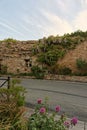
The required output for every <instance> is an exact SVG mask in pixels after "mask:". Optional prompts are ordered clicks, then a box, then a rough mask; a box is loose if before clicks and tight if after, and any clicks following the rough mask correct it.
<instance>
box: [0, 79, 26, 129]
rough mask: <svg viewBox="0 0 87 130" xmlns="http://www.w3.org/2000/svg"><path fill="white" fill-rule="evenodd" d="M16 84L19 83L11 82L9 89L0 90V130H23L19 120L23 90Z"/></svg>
mask: <svg viewBox="0 0 87 130" xmlns="http://www.w3.org/2000/svg"><path fill="white" fill-rule="evenodd" d="M16 83H19V81H18V80H13V81H12V84H11V87H10V89H6V88H1V89H0V130H25V129H22V124H23V122H22V120H21V117H22V114H23V112H24V109H23V108H22V106H23V105H24V93H25V89H24V88H23V87H21V86H16ZM23 125H24V124H23Z"/></svg>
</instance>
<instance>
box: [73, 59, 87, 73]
mask: <svg viewBox="0 0 87 130" xmlns="http://www.w3.org/2000/svg"><path fill="white" fill-rule="evenodd" d="M76 65H77V68H78V69H79V70H84V71H87V61H85V60H83V59H81V58H79V59H77V60H76Z"/></svg>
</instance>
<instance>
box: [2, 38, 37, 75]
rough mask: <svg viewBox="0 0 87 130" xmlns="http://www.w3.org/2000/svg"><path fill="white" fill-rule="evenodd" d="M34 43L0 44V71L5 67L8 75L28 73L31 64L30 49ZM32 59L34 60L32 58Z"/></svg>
mask: <svg viewBox="0 0 87 130" xmlns="http://www.w3.org/2000/svg"><path fill="white" fill-rule="evenodd" d="M34 44H36V41H26V42H25V41H16V42H15V43H13V42H8V43H6V42H1V43H0V70H1V67H2V66H6V67H7V72H8V73H19V72H20V73H26V72H30V68H31V66H32V64H35V61H34V60H33V61H32V57H33V56H32V47H33V45H34ZM33 59H34V58H33Z"/></svg>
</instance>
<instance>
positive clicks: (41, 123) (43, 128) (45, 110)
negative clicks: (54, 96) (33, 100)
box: [28, 99, 78, 130]
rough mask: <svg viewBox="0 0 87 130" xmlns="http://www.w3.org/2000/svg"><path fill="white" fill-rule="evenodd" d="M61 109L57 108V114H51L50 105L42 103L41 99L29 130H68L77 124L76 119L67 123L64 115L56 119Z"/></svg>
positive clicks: (29, 124) (29, 122)
mask: <svg viewBox="0 0 87 130" xmlns="http://www.w3.org/2000/svg"><path fill="white" fill-rule="evenodd" d="M60 109H61V108H60V106H56V107H55V112H54V113H52V114H49V107H48V104H47V103H46V102H45V103H42V100H41V99H39V100H38V104H37V106H36V109H35V112H34V114H32V115H31V116H30V117H29V121H28V130H66V129H67V128H69V127H70V126H73V125H76V124H77V121H78V120H77V118H76V117H74V118H72V119H71V121H67V120H66V116H65V115H64V114H63V115H61V117H60V118H59V119H55V117H56V114H57V113H58V112H59V111H60Z"/></svg>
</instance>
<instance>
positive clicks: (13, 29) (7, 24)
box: [0, 18, 24, 37]
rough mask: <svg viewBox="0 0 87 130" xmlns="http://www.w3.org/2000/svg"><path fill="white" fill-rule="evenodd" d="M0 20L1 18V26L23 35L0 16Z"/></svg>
mask: <svg viewBox="0 0 87 130" xmlns="http://www.w3.org/2000/svg"><path fill="white" fill-rule="evenodd" d="M0 20H1V21H0V25H1V26H2V27H4V28H6V29H8V31H10V32H11V31H13V32H15V33H17V34H19V35H21V36H22V37H23V36H24V35H23V33H21V32H20V31H18V30H17V29H16V27H14V26H13V25H11V23H7V21H6V20H5V19H2V18H0Z"/></svg>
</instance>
